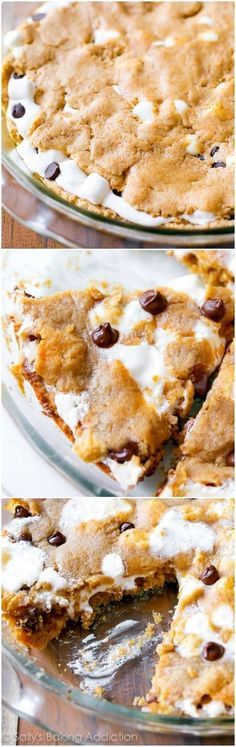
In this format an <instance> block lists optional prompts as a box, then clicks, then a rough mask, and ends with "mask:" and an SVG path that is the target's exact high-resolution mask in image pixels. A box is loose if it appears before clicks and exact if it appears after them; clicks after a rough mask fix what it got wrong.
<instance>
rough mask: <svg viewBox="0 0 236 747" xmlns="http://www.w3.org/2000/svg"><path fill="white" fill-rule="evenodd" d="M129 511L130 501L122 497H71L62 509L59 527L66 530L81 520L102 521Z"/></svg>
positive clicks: (81, 521) (75, 525)
mask: <svg viewBox="0 0 236 747" xmlns="http://www.w3.org/2000/svg"><path fill="white" fill-rule="evenodd" d="M130 511H131V503H130V502H129V501H126V500H123V499H122V498H99V500H98V499H97V498H80V499H79V500H78V499H77V498H71V499H70V500H68V501H67V502H66V503H65V505H64V507H63V509H62V513H61V518H60V529H62V530H64V531H66V532H67V531H70V530H71V529H73V528H75V527H77V526H78V525H79V524H81V523H83V522H89V521H92V520H93V519H96V521H104V519H107V518H109V517H110V516H118V515H120V514H121V513H122V514H124V515H126V514H127V516H128V514H129V513H130Z"/></svg>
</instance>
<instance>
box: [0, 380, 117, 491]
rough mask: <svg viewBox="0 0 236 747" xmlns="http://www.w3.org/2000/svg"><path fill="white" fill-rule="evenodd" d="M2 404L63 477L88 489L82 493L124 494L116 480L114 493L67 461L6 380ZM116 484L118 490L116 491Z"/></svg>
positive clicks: (44, 457) (27, 437)
mask: <svg viewBox="0 0 236 747" xmlns="http://www.w3.org/2000/svg"><path fill="white" fill-rule="evenodd" d="M2 404H3V406H4V407H5V408H6V410H7V412H8V414H9V415H10V417H11V418H12V419H13V420H14V422H15V423H16V425H17V427H18V428H19V429H20V432H21V433H22V434H23V436H25V438H26V439H27V440H28V442H29V443H30V444H31V446H32V447H33V448H34V449H36V451H37V452H38V453H39V454H40V456H41V457H42V458H43V459H44V460H46V461H48V462H49V464H50V465H51V466H53V468H54V469H56V470H57V471H58V472H59V473H61V474H62V475H63V477H65V478H68V479H69V480H70V481H71V483H72V484H73V485H75V486H76V488H77V490H79V489H82V490H86V492H85V493H82V495H87V496H88V495H89V496H96V497H98V498H99V497H101V496H102V497H111V496H114V497H116V496H117V495H118V492H119V494H122V490H121V488H120V487H119V484H118V483H117V482H116V481H112V482H114V493H113V492H111V490H108V489H106V487H105V488H104V487H102V485H101V486H100V481H99V478H98V482H96V480H95V479H94V480H93V478H92V476H91V477H90V476H89V477H88V478H87V477H85V475H84V474H83V473H82V472H81V471H80V470H79V469H78V471H77V470H76V467H73V465H72V464H70V463H69V462H68V461H67V459H66V456H62V455H61V454H60V453H58V452H56V450H55V448H54V447H53V446H52V447H51V446H50V443H49V442H48V441H47V440H46V438H45V437H44V435H42V434H41V433H38V431H37V429H36V428H34V427H33V426H32V425H31V423H30V422H29V421H28V419H27V415H26V414H25V413H24V412H21V410H20V409H19V408H18V406H17V404H16V402H15V401H14V398H13V397H12V394H11V392H10V391H9V390H8V387H7V385H6V383H5V382H4V381H3V382H2ZM78 464H80V462H78ZM102 475H103V472H101V475H99V477H101V476H102ZM116 486H117V490H116V491H115V487H116Z"/></svg>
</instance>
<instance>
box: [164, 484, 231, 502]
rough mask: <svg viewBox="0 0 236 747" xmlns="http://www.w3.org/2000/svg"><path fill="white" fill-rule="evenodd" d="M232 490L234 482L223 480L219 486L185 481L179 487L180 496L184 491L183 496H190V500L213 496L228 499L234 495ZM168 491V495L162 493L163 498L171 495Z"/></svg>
mask: <svg viewBox="0 0 236 747" xmlns="http://www.w3.org/2000/svg"><path fill="white" fill-rule="evenodd" d="M234 489H235V484H234V480H225V481H224V482H223V483H222V484H221V485H204V484H203V483H200V482H193V481H192V480H186V483H185V484H184V485H183V486H182V485H181V494H183V490H184V495H187V496H191V498H212V497H213V496H215V497H218V498H220V496H224V497H225V498H230V497H231V496H232V495H234ZM169 490H170V492H169V493H168V494H167V492H166V491H165V490H164V491H163V493H162V495H163V497H167V495H169V496H171V495H172V491H171V487H170V488H169Z"/></svg>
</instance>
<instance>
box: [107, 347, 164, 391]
mask: <svg viewBox="0 0 236 747" xmlns="http://www.w3.org/2000/svg"><path fill="white" fill-rule="evenodd" d="M165 342H166V346H167V345H168V343H169V342H170V335H168V333H166V341H165ZM102 353H104V351H102ZM104 357H106V358H107V359H108V360H109V361H111V362H113V361H115V360H119V361H120V362H121V363H122V364H123V366H125V368H127V370H128V371H129V373H130V374H131V376H132V377H133V379H134V380H135V381H136V382H137V384H138V386H139V387H140V389H141V390H142V391H143V393H144V395H145V393H147V394H148V395H149V396H151V398H152V400H153V401H155V397H157V398H159V397H160V393H162V391H163V382H162V380H163V379H164V378H170V375H169V372H168V369H167V367H166V365H165V360H164V349H161V345H160V346H159V347H158V343H157V345H156V346H154V345H149V344H148V343H147V342H141V343H140V344H139V345H122V344H121V343H119V342H118V343H117V344H116V345H114V346H113V347H112V348H108V349H107V350H106V351H105V355H104ZM160 380H161V390H160Z"/></svg>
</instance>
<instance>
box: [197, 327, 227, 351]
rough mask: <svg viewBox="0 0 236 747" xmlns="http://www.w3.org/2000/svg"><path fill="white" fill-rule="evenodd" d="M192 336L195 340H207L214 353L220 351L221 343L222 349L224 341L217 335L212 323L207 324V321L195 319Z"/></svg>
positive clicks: (216, 329)
mask: <svg viewBox="0 0 236 747" xmlns="http://www.w3.org/2000/svg"><path fill="white" fill-rule="evenodd" d="M194 334H195V338H196V340H199V341H200V340H208V341H209V343H211V345H212V347H213V349H214V350H215V352H217V351H220V350H221V349H222V343H223V347H224V341H223V338H222V337H220V335H219V332H218V328H217V326H216V325H215V327H214V326H213V323H212V322H208V320H207V319H197V321H196V322H195V324H194Z"/></svg>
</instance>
